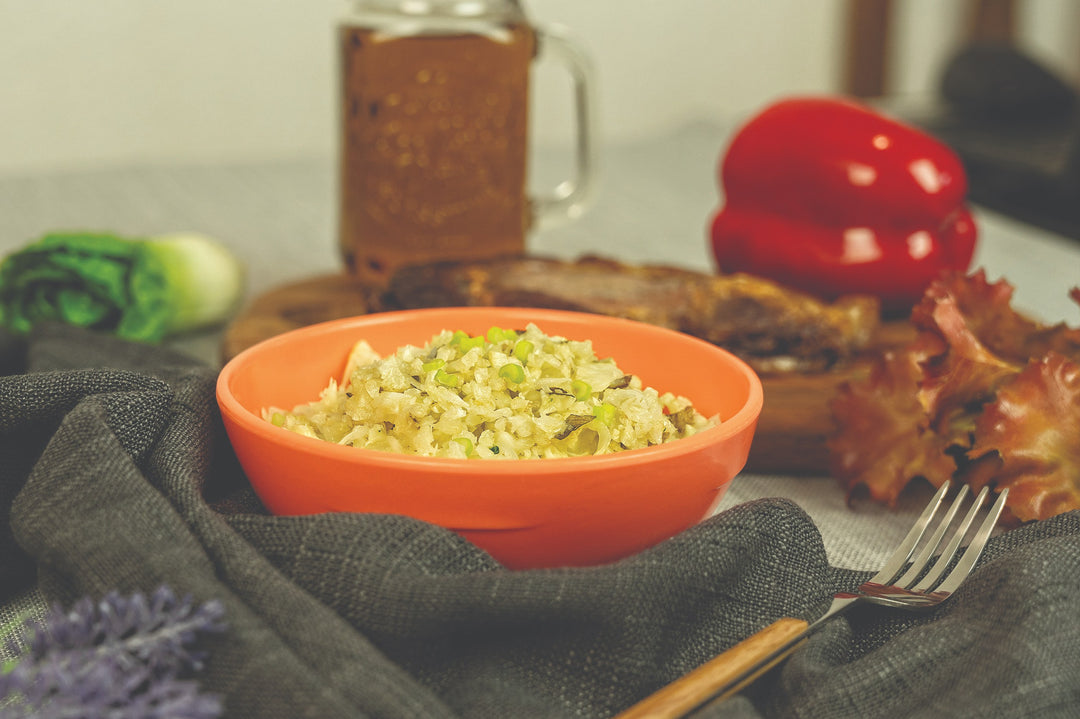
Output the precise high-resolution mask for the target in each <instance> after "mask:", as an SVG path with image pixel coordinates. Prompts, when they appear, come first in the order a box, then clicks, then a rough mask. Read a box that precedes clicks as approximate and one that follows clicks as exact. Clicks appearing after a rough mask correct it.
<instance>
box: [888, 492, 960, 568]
mask: <svg viewBox="0 0 1080 719" xmlns="http://www.w3.org/2000/svg"><path fill="white" fill-rule="evenodd" d="M948 491H949V482H948V481H946V482H945V483H944V484H942V485H941V487H939V488H938V491H937V492H935V493H934V496H933V497H931V498H930V501H929V502H928V503H927V504H926V509H924V510H923V511H922V514H920V515H919V518H918V519H916V520H915V523H914V524H913V525H911V530H910V531H908V533H907V536H906V537H904V541H902V542H900V545H899V546H897V548H896V550H895V551H894V552H893V553H892V555H891V556H890V557H889V559H888V561H886V562H885V566H883V567H882V568H881V571H879V572H878V573H877V574H875V575H874V576H873V577H872V578H871V579H870V581H871V582H874V583H875V584H891V583H892V579H893V577H895V576H896V575H897V574H899V573H900V570H901V569H903V568H904V565H905V564H907V561H908V559H910V558H911V553H912V552H913V551H914V550H915V547H916V546H917V545H918V544H919V540H920V539H922V536H923V534H924V533H925V532H926V528H927V526H929V524H930V520H931V519H932V518H933V516H934V514H935V513H936V512H937V510H938V507H939V506H941V500H942V498H943V497H944V496H945V493H946V492H948Z"/></svg>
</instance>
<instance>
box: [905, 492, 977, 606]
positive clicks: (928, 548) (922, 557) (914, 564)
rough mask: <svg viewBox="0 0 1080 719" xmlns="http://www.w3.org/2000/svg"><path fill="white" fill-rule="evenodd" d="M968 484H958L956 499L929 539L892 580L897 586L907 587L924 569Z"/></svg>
mask: <svg viewBox="0 0 1080 719" xmlns="http://www.w3.org/2000/svg"><path fill="white" fill-rule="evenodd" d="M967 494H968V486H967V485H966V484H963V485H960V491H959V492H957V493H956V499H954V500H953V502H952V504H951V505H949V508H948V510H946V512H945V516H944V517H942V519H941V521H940V522H938V525H937V527H936V528H935V529H934V533H933V534H932V535H930V539H929V540H928V541H927V542H926V544H925V545H924V546H923V548H922V549H921V550H919V554H918V555H917V556H916V557H915V559H913V560H912V561H911V566H910V567H908V570H907V571H906V572H904V575H903V576H902V577H900V578H899V579H896V580H895V581H893V584H895V585H896V586H898V587H908V586H910V585H911V584H912V583H914V582H915V580H916V579H918V578H919V575H920V574H922V573H923V571H925V570H926V567H927V565H928V564H929V563H930V560H931V558H933V556H934V553H935V552H936V551H937V548H938V547H939V546H941V540H942V539H943V538H944V537H945V532H946V531H947V530H948V529H949V525H951V524H952V522H953V520H954V519H955V518H956V513H957V512H959V511H960V505H961V504H963V502H964V498H965V497H967Z"/></svg>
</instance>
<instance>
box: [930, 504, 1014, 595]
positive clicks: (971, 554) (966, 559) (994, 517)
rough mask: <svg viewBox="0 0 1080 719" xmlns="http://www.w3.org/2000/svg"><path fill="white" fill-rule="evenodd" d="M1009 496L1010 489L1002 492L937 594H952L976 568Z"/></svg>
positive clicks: (939, 587) (935, 591) (939, 586)
mask: <svg viewBox="0 0 1080 719" xmlns="http://www.w3.org/2000/svg"><path fill="white" fill-rule="evenodd" d="M1008 496H1009V488H1008V487H1006V488H1005V489H1003V490H1001V494H999V495H998V498H997V501H996V502H994V506H992V507H991V508H990V512H989V514H987V515H986V519H984V520H983V523H982V524H981V525H979V530H978V531H977V532H976V533H975V536H974V537H972V539H971V543H970V544H968V546H967V549H965V550H964V554H963V555H962V556H961V557H960V561H959V562H957V563H956V566H955V567H953V569H952V571H951V572H949V575H948V576H947V577H945V579H944V581H942V582H941V584H939V585H938V587H937V589H935V590H934V593H935V594H946V595H947V594H952V593H953V592H955V591H956V589H957V587H959V586H960V583H961V582H963V581H964V579H965V578H967V575H968V574H970V573H971V569H972V567H974V566H975V562H976V561H978V559H979V555H980V554H982V550H983V547H985V546H986V542H987V540H989V539H990V533H991V532H993V531H994V525H996V524H997V521H998V517H999V516H1000V515H1001V510H1003V509H1004V508H1005V499H1006V497H1008Z"/></svg>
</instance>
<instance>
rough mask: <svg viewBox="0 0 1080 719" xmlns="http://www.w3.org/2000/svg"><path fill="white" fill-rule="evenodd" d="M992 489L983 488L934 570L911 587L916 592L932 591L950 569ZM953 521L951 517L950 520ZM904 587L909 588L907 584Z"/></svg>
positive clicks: (958, 500) (957, 502)
mask: <svg viewBox="0 0 1080 719" xmlns="http://www.w3.org/2000/svg"><path fill="white" fill-rule="evenodd" d="M989 492H990V487H983V488H982V491H981V492H979V495H978V496H977V497H975V501H974V503H972V505H971V509H969V510H968V513H967V516H965V517H964V521H963V522H961V523H960V526H959V527H957V528H956V530H955V531H954V532H953V535H952V539H951V540H950V541H949V543H948V544H947V545H946V546H945V549H943V550H942V551H941V554H940V555H938V558H937V561H936V562H934V566H933V568H931V569H930V571H929V572H927V573H926V576H924V577H923V578H922V579H920V580H919V582H918V583H917V584H916V585H915V586H913V587H910V588H911V589H913V590H916V591H926V590H927V589H930V588H931V587H933V586H934V585H935V584H937V581H938V580H939V579H940V578H941V575H942V574H944V573H945V570H946V569H948V567H949V564H951V563H952V560H953V558H954V557H955V556H956V553H957V551H959V549H960V544H961V542H963V541H964V537H965V536H966V535H967V532H968V529H970V528H971V524H972V522H974V521H975V515H977V514H978V513H979V509H980V508H981V507H982V505H983V502H985V501H986V495H987V494H989ZM960 500H961V497H957V498H956V505H959V504H960ZM949 519H950V521H951V519H952V518H951V517H950V518H949ZM903 586H907V585H906V584H905V585H903Z"/></svg>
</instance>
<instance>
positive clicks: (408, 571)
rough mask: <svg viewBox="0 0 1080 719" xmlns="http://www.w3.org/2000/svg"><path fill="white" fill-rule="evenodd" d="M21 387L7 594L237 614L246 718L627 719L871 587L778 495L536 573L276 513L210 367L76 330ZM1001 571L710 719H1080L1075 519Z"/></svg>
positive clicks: (832, 639)
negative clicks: (223, 417)
mask: <svg viewBox="0 0 1080 719" xmlns="http://www.w3.org/2000/svg"><path fill="white" fill-rule="evenodd" d="M17 361H18V360H15V361H9V362H7V364H9V365H10V364H14V363H17ZM26 370H27V371H26V372H23V373H18V374H14V375H8V376H5V377H2V378H0V478H2V479H0V500H2V503H0V517H3V518H4V519H3V522H2V523H0V557H2V558H3V559H2V560H0V587H3V589H4V594H5V595H9V594H10V593H11V592H12V591H14V592H16V593H17V592H23V591H25V589H26V588H28V587H32V586H35V584H36V586H38V587H40V589H41V592H42V593H43V595H45V596H47V597H49V598H51V599H54V600H56V601H60V602H70V601H73V600H74V599H76V598H78V597H80V596H84V595H87V594H88V595H91V596H100V595H101V594H103V593H104V592H106V591H108V590H113V589H116V590H119V591H121V592H131V591H135V590H142V591H147V592H149V591H152V590H153V589H155V588H156V587H158V586H160V585H162V584H165V585H168V586H169V587H171V588H172V589H173V590H174V591H176V592H179V593H181V594H191V595H193V596H194V597H195V598H197V599H198V600H200V601H203V600H209V599H217V600H219V601H220V602H222V604H223V605H224V608H225V620H226V622H227V624H228V629H227V631H226V633H225V634H224V635H223V636H220V637H216V638H214V639H213V640H212V641H211V642H210V644H209V647H208V648H209V650H210V652H211V654H210V659H209V661H208V662H207V665H206V668H205V669H204V670H203V671H202V672H201V673H200V675H199V680H200V683H201V685H202V686H203V688H204V690H205V691H208V692H212V693H214V694H216V695H218V696H220V697H221V699H222V701H223V703H224V706H225V708H226V712H227V713H226V716H230V717H259V718H260V719H267V718H273V717H282V719H286V718H288V719H291V718H293V717H301V716H309V717H360V716H377V717H413V718H415V717H452V716H461V717H533V716H535V717H604V716H610V715H612V714H614V713H615V712H617V711H619V710H620V709H622V708H624V707H626V706H628V705H630V704H631V703H633V702H634V701H636V700H638V699H640V698H642V697H644V696H646V695H647V694H649V693H650V692H651V691H653V690H655V689H656V688H658V687H660V686H662V685H664V684H665V683H667V682H670V681H672V680H674V679H675V678H677V677H678V676H679V675H681V674H682V673H684V672H686V671H688V670H690V669H692V668H693V667H695V666H697V665H698V664H700V663H702V662H704V661H706V660H707V659H708V658H710V657H711V656H713V655H714V654H716V653H718V652H720V651H722V650H723V649H725V648H727V647H729V646H731V645H732V644H734V643H736V642H737V641H738V640H739V639H741V638H743V637H745V636H747V635H749V634H750V633H752V632H753V631H755V630H757V629H759V628H761V627H762V626H764V625H766V624H768V623H769V622H771V621H773V620H775V619H777V618H779V617H781V616H795V617H802V618H807V619H810V618H813V617H815V616H817V615H818V614H820V613H821V612H822V611H823V609H824V607H825V605H826V604H827V602H828V598H829V596H830V595H831V594H832V593H834V592H836V591H840V590H843V589H846V588H849V587H852V586H853V585H854V584H855V583H857V581H859V580H860V579H861V578H863V577H865V576H866V575H864V574H860V573H857V572H852V571H848V570H842V569H836V568H834V567H832V566H831V565H830V563H829V560H828V557H827V553H826V551H825V546H824V544H823V543H822V539H821V535H820V533H819V532H818V529H817V527H816V526H815V524H814V522H813V520H812V519H811V518H810V517H809V516H808V515H807V514H806V513H805V512H804V511H802V510H801V509H800V508H799V507H798V506H797V505H796V504H794V503H792V502H791V501H789V500H786V499H782V498H773V499H759V500H754V501H751V502H747V503H743V504H739V505H737V506H734V507H732V508H730V509H728V510H726V511H723V512H721V513H720V514H718V515H716V516H714V517H712V518H711V519H709V520H706V521H705V522H703V523H701V524H700V525H698V526H697V527H695V528H693V529H690V530H688V531H686V532H684V533H683V534H680V535H678V536H677V537H674V538H672V539H671V540H668V541H667V542H664V543H662V544H660V545H658V546H657V547H655V548H654V549H651V550H648V551H645V552H643V553H641V554H639V555H636V556H634V557H631V558H629V559H626V560H624V561H621V562H617V563H614V564H610V565H606V566H603V567H595V568H585V569H562V570H539V571H518V572H513V571H506V570H504V569H502V568H500V567H499V566H498V565H497V563H496V562H495V561H494V560H492V559H491V558H490V557H488V556H487V555H486V554H484V553H483V552H482V551H480V550H479V549H477V548H475V547H473V546H471V545H469V544H468V543H466V542H465V541H464V540H463V539H461V538H460V537H458V536H457V535H455V534H453V533H452V532H450V531H448V530H444V529H441V528H439V527H435V526H433V525H428V524H424V523H421V522H418V521H415V520H410V519H407V518H404V517H396V516H387V515H360V514H325V515H316V516H309V517H272V516H267V515H266V514H265V513H263V512H262V511H260V508H259V506H258V504H257V502H256V501H255V500H254V496H253V494H252V493H251V491H250V488H249V487H247V486H246V482H245V480H244V478H243V474H242V472H240V471H239V468H238V467H237V465H236V462H235V458H234V457H232V455H231V453H230V452H229V451H228V450H229V448H228V443H227V440H226V438H225V436H224V434H223V432H222V428H221V426H220V422H219V418H218V417H217V415H216V411H215V403H214V396H213V387H214V380H215V377H216V372H215V371H214V370H213V369H211V368H208V367H206V366H203V365H200V364H198V363H195V362H192V361H190V360H188V359H187V358H185V357H182V356H176V355H172V354H170V353H168V352H166V351H161V350H156V349H154V348H150V347H146V346H136V345H126V344H123V343H119V342H117V341H115V340H112V339H111V338H105V337H99V336H93V335H89V334H87V333H83V332H80V331H75V330H72V329H71V328H68V327H57V328H53V329H45V330H43V331H41V332H39V333H37V334H36V335H35V336H34V337H33V338H32V340H31V342H30V345H29V351H28V352H27V354H26ZM9 521H10V524H9V523H8V522H9ZM11 539H14V542H12V541H10V540H11ZM984 560H985V561H984V562H983V563H982V564H981V565H980V566H979V567H978V568H977V569H976V572H975V573H974V574H973V575H972V576H971V577H970V578H969V579H968V580H967V582H966V583H965V584H964V585H963V586H962V587H961V591H960V592H958V593H957V594H956V595H955V596H953V597H952V598H950V600H949V601H948V602H947V603H946V604H945V605H944V606H942V607H941V608H939V609H937V610H935V611H933V612H930V613H924V614H918V615H915V614H905V613H904V612H901V611H897V610H891V609H883V608H881V607H873V606H870V605H867V606H866V607H859V608H857V609H856V610H853V611H852V612H850V613H849V614H848V615H846V616H845V617H842V618H840V619H837V620H834V621H833V622H832V623H830V624H828V625H826V627H825V628H824V629H823V630H821V631H820V632H819V633H817V634H815V635H814V636H813V637H812V638H811V640H810V642H809V644H808V645H807V646H806V647H805V648H804V649H803V650H802V651H800V652H798V653H797V654H795V655H794V656H793V657H792V658H791V660H789V661H788V662H787V663H785V664H784V665H783V666H782V670H781V671H780V672H778V673H774V674H771V675H769V676H768V677H766V678H765V679H763V680H761V681H760V682H758V683H757V684H756V685H755V686H754V687H753V688H752V689H751V690H750V691H749V692H747V693H746V694H744V695H743V696H740V697H738V698H737V699H735V700H733V701H730V702H727V703H724V704H721V705H717V706H715V707H710V708H708V709H707V710H706V712H707V714H708V715H709V716H717V717H720V716H723V717H733V716H739V717H791V716H804V717H859V718H861V719H865V718H868V717H889V718H890V719H893V718H895V717H909V716H926V717H930V716H933V717H939V716H950V717H1023V716H1038V717H1071V716H1075V715H1076V714H1075V712H1076V706H1077V702H1080V603H1078V602H1076V599H1075V597H1076V596H1077V592H1078V591H1080V512H1073V513H1070V514H1066V515H1061V516H1059V517H1057V518H1055V519H1053V520H1048V521H1043V522H1038V523H1034V524H1030V525H1027V526H1025V527H1023V528H1020V529H1017V530H1014V531H1011V532H1007V533H1005V534H1002V535H1000V536H999V537H997V538H996V539H994V540H993V541H992V543H991V545H990V546H989V547H988V548H987V551H986V553H985V555H984ZM6 598H7V596H5V597H0V600H3V599H6Z"/></svg>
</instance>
